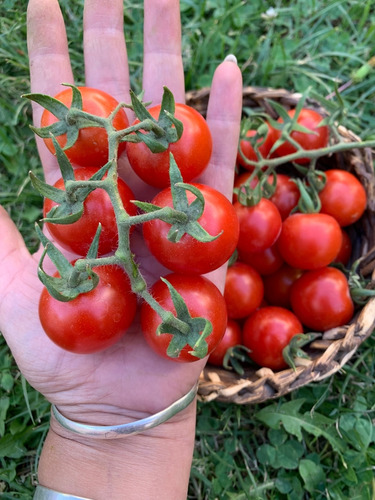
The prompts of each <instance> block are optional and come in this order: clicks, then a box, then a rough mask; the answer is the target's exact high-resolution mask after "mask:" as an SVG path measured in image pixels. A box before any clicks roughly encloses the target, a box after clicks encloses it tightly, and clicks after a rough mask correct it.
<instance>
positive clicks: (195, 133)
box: [126, 103, 212, 188]
mask: <svg viewBox="0 0 375 500" xmlns="http://www.w3.org/2000/svg"><path fill="white" fill-rule="evenodd" d="M149 112H150V114H151V115H152V116H153V117H154V118H158V116H159V113H160V105H159V106H154V107H152V108H150V109H149ZM175 116H176V118H177V119H178V120H181V122H182V123H183V126H184V130H183V133H182V136H181V138H180V139H179V140H178V141H177V142H174V143H171V144H170V145H169V147H168V148H167V150H166V151H163V152H162V153H152V152H151V151H150V149H149V148H148V147H147V146H146V145H145V144H144V143H142V142H140V143H128V145H127V150H126V151H127V155H128V159H129V162H130V165H131V166H132V168H133V170H134V172H135V173H136V174H137V175H138V176H139V177H140V178H141V179H142V180H144V181H145V182H147V184H149V185H151V186H155V187H158V188H165V187H167V186H169V184H170V182H169V157H170V153H173V156H174V159H175V160H176V163H177V165H178V168H179V169H180V172H181V175H182V177H183V179H184V181H185V182H188V181H190V180H192V179H194V178H195V177H197V176H198V175H199V174H201V173H202V172H203V170H204V169H205V168H206V167H207V165H208V162H209V160H210V158H211V152H212V138H211V133H210V130H209V128H208V125H207V123H206V121H205V119H204V118H203V116H202V115H200V114H199V113H198V111H196V110H195V109H194V108H191V107H190V106H187V105H185V104H180V103H177V104H176V110H175ZM134 123H139V121H138V120H136V121H135V122H134Z"/></svg>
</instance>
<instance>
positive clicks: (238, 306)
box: [224, 262, 264, 319]
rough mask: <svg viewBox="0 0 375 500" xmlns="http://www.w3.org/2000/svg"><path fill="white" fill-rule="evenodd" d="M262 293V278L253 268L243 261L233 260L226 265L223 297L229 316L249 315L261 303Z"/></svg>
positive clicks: (242, 316)
mask: <svg viewBox="0 0 375 500" xmlns="http://www.w3.org/2000/svg"><path fill="white" fill-rule="evenodd" d="M263 294H264V287H263V281H262V278H261V276H260V274H259V273H258V272H257V271H256V270H255V269H254V268H252V267H251V266H249V265H247V264H244V263H243V262H235V263H234V264H233V265H232V266H229V267H228V271H227V275H226V279H225V289H224V299H225V303H226V305H227V311H228V317H229V318H233V319H240V318H246V316H249V315H250V314H251V313H253V312H254V311H255V310H256V309H257V308H258V307H259V306H260V304H261V303H262V300H263Z"/></svg>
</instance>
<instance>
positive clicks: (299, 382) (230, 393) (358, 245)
mask: <svg viewBox="0 0 375 500" xmlns="http://www.w3.org/2000/svg"><path fill="white" fill-rule="evenodd" d="M208 96H209V88H205V89H202V90H199V91H192V92H189V93H188V94H187V104H189V105H190V106H193V107H194V108H195V109H197V110H198V111H199V112H200V113H202V114H203V115H205V113H206V109H207V103H208ZM300 98H301V95H300V94H297V93H290V92H288V91H286V90H284V89H277V90H275V89H268V88H257V87H246V88H244V90H243V105H244V107H251V108H260V109H263V110H265V111H267V112H268V113H269V114H271V116H274V117H275V118H276V116H275V112H274V111H273V108H272V107H270V105H269V103H268V102H267V101H268V100H270V99H273V100H276V101H277V102H279V103H280V104H282V105H283V106H284V107H285V108H286V109H289V108H293V107H295V106H296V104H297V102H298V100H299V99H300ZM306 105H307V106H308V107H310V108H313V109H316V110H317V111H320V112H321V113H323V114H326V111H325V110H323V109H322V108H321V107H320V105H319V104H318V103H317V102H315V101H313V100H311V99H308V100H307V102H306ZM339 134H340V136H341V138H342V139H343V140H344V141H346V142H353V141H359V140H360V139H359V138H358V137H357V136H356V135H355V134H353V133H352V132H351V131H350V130H347V129H346V128H344V127H339ZM373 159H374V153H373V151H371V150H370V149H369V148H366V149H362V148H361V149H355V150H348V151H346V152H342V153H338V154H334V155H331V156H329V157H326V158H323V159H322V161H323V163H325V165H326V166H329V167H330V168H341V169H345V170H349V171H351V172H352V173H354V174H355V175H356V176H357V177H358V178H359V179H360V181H361V183H362V184H363V186H364V187H365V189H366V191H367V195H368V206H367V210H366V212H365V214H364V215H363V217H362V218H361V220H360V221H358V222H357V223H356V224H355V225H354V226H353V227H351V230H352V233H351V234H350V236H351V239H352V243H353V259H357V258H359V257H362V261H361V266H360V270H361V273H362V274H363V275H364V276H365V277H367V278H369V277H371V278H374V279H375V271H374V269H375V230H374V228H375V177H374V167H373ZM374 328H375V298H372V299H370V300H369V301H368V302H367V304H366V305H365V306H363V307H362V308H359V309H358V310H357V313H356V315H355V317H354V318H353V320H352V322H351V323H350V324H349V325H346V326H343V327H339V328H334V329H331V330H329V331H326V332H324V333H323V335H322V337H321V338H319V339H318V340H316V341H314V342H313V343H312V344H311V345H310V346H309V348H308V351H307V352H308V353H309V355H310V357H311V359H309V360H306V362H305V363H304V364H303V365H300V366H297V368H296V369H295V370H294V369H285V370H283V371H280V372H277V373H276V372H275V373H274V372H273V371H272V370H270V369H268V368H261V369H258V370H256V369H254V368H250V367H249V368H246V369H245V373H244V375H242V376H239V375H238V374H236V373H235V372H233V371H228V370H224V369H220V368H217V367H214V366H211V365H207V366H206V368H205V369H204V371H203V372H202V374H201V377H200V382H199V391H198V396H199V399H200V400H201V401H213V400H217V401H223V402H230V403H236V404H252V403H261V402H264V401H266V400H269V399H274V398H278V397H280V396H283V395H285V394H287V393H289V392H291V391H293V390H295V389H297V388H300V387H302V386H304V385H306V384H309V383H311V382H317V381H319V380H322V379H324V378H326V377H329V376H330V375H332V374H333V373H335V372H337V371H338V370H340V369H341V368H342V367H343V366H344V365H345V363H347V361H348V360H349V359H350V358H351V357H352V356H353V354H354V353H355V351H356V350H357V348H358V346H359V345H360V344H361V343H362V342H363V341H364V340H366V339H367V338H368V337H369V336H370V335H371V333H372V331H373V329H374Z"/></svg>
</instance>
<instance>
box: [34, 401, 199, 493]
mask: <svg viewBox="0 0 375 500" xmlns="http://www.w3.org/2000/svg"><path fill="white" fill-rule="evenodd" d="M195 416H196V405H195V403H192V404H191V405H190V406H189V407H188V408H186V409H185V410H184V411H182V412H181V413H180V414H178V415H176V416H175V417H174V418H173V419H171V420H170V421H168V422H166V423H164V424H161V425H159V426H158V427H155V428H154V429H151V430H149V431H147V432H146V433H144V434H138V435H135V436H128V437H123V438H119V439H114V440H95V439H92V438H82V437H78V436H77V435H73V434H72V433H71V432H69V431H67V430H65V429H63V428H62V427H61V426H60V424H58V423H57V422H56V421H54V419H52V421H51V429H50V431H49V433H48V436H47V439H46V441H45V444H44V447H43V450H42V454H41V457H40V462H39V471H38V478H39V483H40V484H41V485H43V486H46V487H48V488H51V489H54V490H57V491H61V492H63V493H70V494H74V495H77V496H83V497H87V498H90V499H93V500H102V499H107V498H110V499H111V500H117V499H121V500H123V499H124V498H126V499H127V500H133V499H134V500H143V499H144V500H149V499H150V498H152V499H154V500H157V499H158V498H160V499H163V500H179V499H181V500H186V496H187V487H188V482H189V474H190V468H191V462H192V455H193V448H194V437H195Z"/></svg>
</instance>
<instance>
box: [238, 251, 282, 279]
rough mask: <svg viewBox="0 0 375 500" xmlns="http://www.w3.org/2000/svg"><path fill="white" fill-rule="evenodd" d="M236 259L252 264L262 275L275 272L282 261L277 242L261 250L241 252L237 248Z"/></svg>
mask: <svg viewBox="0 0 375 500" xmlns="http://www.w3.org/2000/svg"><path fill="white" fill-rule="evenodd" d="M238 259H239V260H240V261H241V262H245V264H249V265H250V266H252V267H253V268H254V269H255V270H256V271H258V273H259V274H261V275H262V276H267V275H268V274H272V273H274V272H276V271H277V270H278V269H279V268H280V267H281V266H282V265H283V263H284V260H283V258H282V257H281V255H280V252H279V250H278V248H277V243H275V244H274V245H272V246H271V247H269V248H266V249H265V250H263V251H262V252H242V251H241V250H238Z"/></svg>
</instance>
